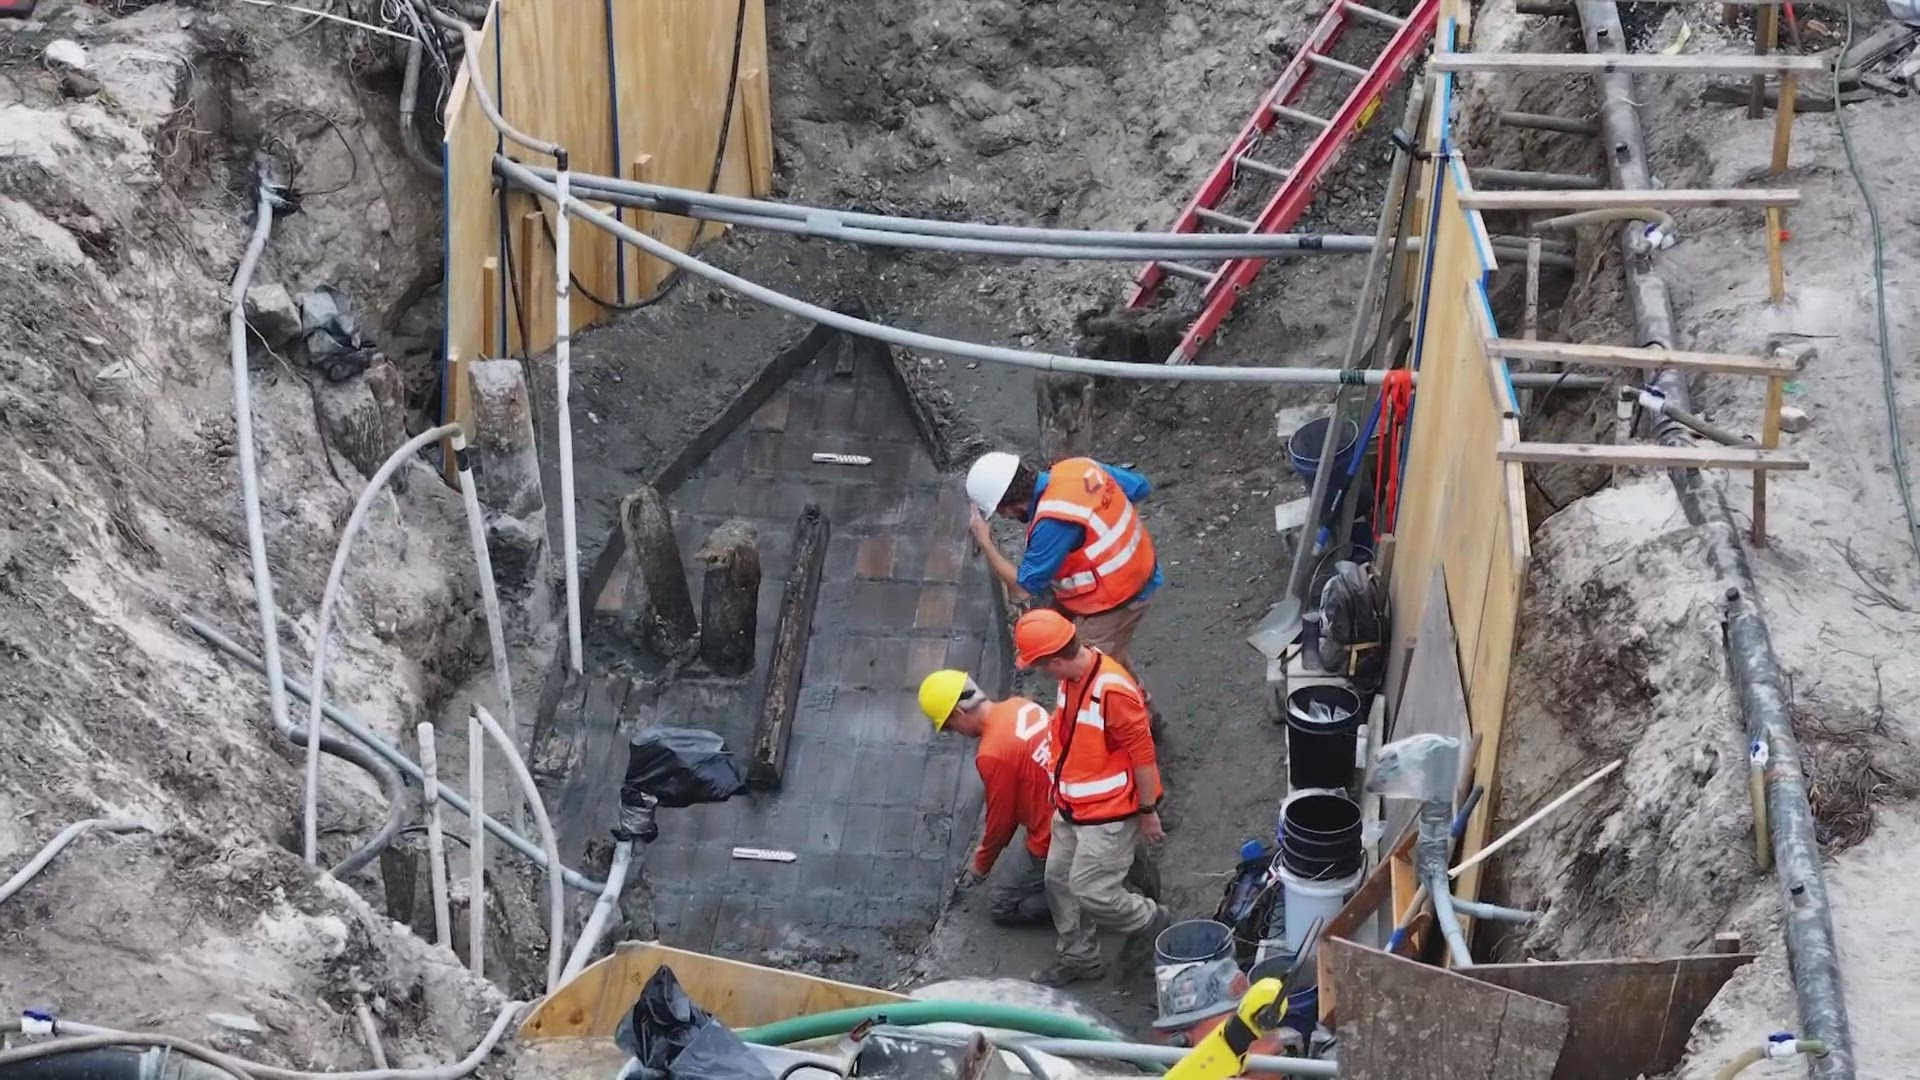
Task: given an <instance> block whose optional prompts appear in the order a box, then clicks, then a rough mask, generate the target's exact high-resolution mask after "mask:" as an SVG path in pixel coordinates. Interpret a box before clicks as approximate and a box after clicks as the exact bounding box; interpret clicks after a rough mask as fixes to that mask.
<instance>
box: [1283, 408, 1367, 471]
mask: <svg viewBox="0 0 1920 1080" xmlns="http://www.w3.org/2000/svg"><path fill="white" fill-rule="evenodd" d="M1326 442H1327V417H1324V416H1323V417H1321V418H1320V419H1318V420H1310V421H1308V422H1307V423H1306V424H1304V425H1302V426H1301V428H1300V430H1298V431H1295V432H1294V433H1293V434H1292V435H1290V436H1288V437H1287V460H1289V461H1291V462H1292V463H1293V471H1294V472H1296V473H1299V474H1300V479H1302V480H1305V481H1306V482H1307V483H1309V484H1311V483H1313V476H1314V473H1316V472H1318V471H1319V470H1320V450H1321V448H1322V447H1324V446H1325V445H1326ZM1359 446H1360V425H1359V424H1356V423H1354V422H1353V421H1352V420H1343V421H1341V422H1340V441H1339V444H1338V447H1337V449H1336V451H1335V453H1334V455H1333V470H1334V475H1335V476H1345V475H1346V473H1347V469H1348V467H1350V466H1351V465H1352V464H1353V455H1354V453H1355V452H1356V450H1357V449H1358V448H1359Z"/></svg>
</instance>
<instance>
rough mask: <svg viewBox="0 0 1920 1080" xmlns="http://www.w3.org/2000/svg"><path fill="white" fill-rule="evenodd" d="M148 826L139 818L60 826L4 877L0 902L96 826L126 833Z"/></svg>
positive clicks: (100, 828)
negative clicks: (41, 845)
mask: <svg viewBox="0 0 1920 1080" xmlns="http://www.w3.org/2000/svg"><path fill="white" fill-rule="evenodd" d="M150 828H152V826H150V825H148V824H147V823H145V822H142V821H126V820H122V819H118V818H86V819H84V820H81V821H76V822H74V823H73V824H71V825H69V826H67V827H66V828H64V829H61V830H60V832H59V834H58V835H56V836H55V837H54V838H53V839H52V840H49V841H47V846H45V847H43V848H41V849H40V853H39V854H37V855H35V856H34V857H33V858H31V859H28V860H27V865H25V866H23V867H21V868H20V869H19V870H18V871H17V872H16V873H15V874H14V875H13V876H12V877H10V878H8V879H7V882H6V884H4V885H0V904H4V903H6V902H7V901H8V900H9V899H11V898H12V896H13V894H14V893H17V892H19V891H20V890H21V889H24V888H26V886H27V882H29V881H32V880H33V879H34V878H36V877H38V876H39V874H40V871H42V870H45V869H46V868H47V864H48V863H51V862H52V861H53V858H54V856H56V855H58V854H60V853H61V852H62V851H65V850H66V848H67V845H68V844H71V843H73V842H74V841H75V840H78V839H80V838H81V837H82V836H85V835H86V834H88V833H90V832H92V831H93V830H95V829H99V830H100V831H101V832H111V833H126V832H138V831H140V830H142V829H150Z"/></svg>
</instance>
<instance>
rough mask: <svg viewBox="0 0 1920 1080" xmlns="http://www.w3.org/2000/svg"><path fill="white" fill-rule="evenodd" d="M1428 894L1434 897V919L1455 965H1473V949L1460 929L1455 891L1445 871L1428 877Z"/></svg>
mask: <svg viewBox="0 0 1920 1080" xmlns="http://www.w3.org/2000/svg"><path fill="white" fill-rule="evenodd" d="M1427 894H1428V895H1429V896H1431V897H1433V915H1434V919H1435V920H1436V921H1437V922H1439V924H1440V935H1441V936H1442V937H1444V938H1446V939H1447V952H1448V954H1449V955H1451V956H1452V957H1453V966H1454V967H1457V968H1462V967H1472V966H1473V950H1472V949H1469V948H1467V935H1466V933H1465V931H1463V930H1461V929H1460V915H1459V913H1458V912H1456V911H1455V910H1454V906H1453V891H1452V889H1451V888H1450V887H1449V885H1448V882H1447V875H1446V874H1445V873H1441V874H1437V875H1434V876H1433V877H1430V878H1428V880H1427Z"/></svg>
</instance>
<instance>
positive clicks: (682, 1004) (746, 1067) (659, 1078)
mask: <svg viewBox="0 0 1920 1080" xmlns="http://www.w3.org/2000/svg"><path fill="white" fill-rule="evenodd" d="M613 1041H614V1042H615V1043H618V1044H619V1046H620V1048H621V1049H622V1050H625V1051H626V1052H627V1053H629V1054H632V1055H633V1057H634V1063H633V1064H632V1065H630V1066H629V1067H628V1068H627V1072H626V1074H625V1075H626V1076H628V1077H633V1078H636V1080H774V1078H773V1072H772V1070H770V1069H769V1068H767V1066H765V1065H763V1064H761V1062H760V1060H759V1059H758V1058H756V1057H755V1056H754V1054H753V1049H752V1048H751V1047H749V1046H748V1045H747V1044H746V1043H745V1042H744V1041H742V1040H741V1038H740V1036H738V1035H735V1034H734V1033H733V1032H732V1031H731V1030H729V1029H728V1028H727V1025H725V1024H723V1023H721V1022H720V1021H718V1020H715V1019H714V1018H713V1017H711V1016H709V1015H707V1013H706V1010H704V1009H702V1008H700V1006H698V1005H695V1004H694V1003H693V999H692V998H690V997H688V996H687V992H686V991H685V990H684V989H682V988H681V986H680V980H679V979H678V978H676V977H675V976H674V974H673V969H672V968H670V967H667V966H665V965H662V966H661V968H660V970H658V971H656V972H654V973H653V978H651V979H648V980H647V985H646V986H645V987H643V988H642V989H641V991H640V998H639V1000H638V1001H635V1002H634V1003H633V1009H632V1010H631V1011H630V1012H628V1013H627V1015H626V1017H625V1018H624V1019H622V1020H621V1021H620V1028H619V1030H618V1031H615V1032H614V1034H613Z"/></svg>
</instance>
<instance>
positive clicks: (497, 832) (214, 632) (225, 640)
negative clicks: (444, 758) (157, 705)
mask: <svg viewBox="0 0 1920 1080" xmlns="http://www.w3.org/2000/svg"><path fill="white" fill-rule="evenodd" d="M178 618H179V619H180V621H181V622H183V623H185V624H187V628H188V629H189V630H192V631H193V632H194V633H196V634H198V635H200V637H201V638H202V639H203V640H205V641H206V643H207V644H209V645H211V646H213V647H214V648H215V649H218V650H219V651H220V652H223V653H225V654H227V655H228V656H230V657H232V658H234V659H235V660H238V661H240V662H241V663H243V664H245V665H247V666H248V667H250V668H252V669H253V670H255V671H257V672H261V673H263V674H264V672H265V670H266V669H265V667H264V665H262V664H261V662H260V658H259V657H258V656H255V655H254V654H253V653H252V652H249V651H248V650H247V648H246V646H244V645H241V644H240V643H239V642H237V641H235V640H233V638H231V637H229V636H227V635H226V634H224V633H222V632H221V631H220V630H218V629H216V628H215V627H214V626H213V625H212V624H210V623H208V622H206V621H205V620H203V619H199V618H196V617H195V616H193V615H189V614H186V613H184V612H182V613H181V614H180V615H179V616H178ZM282 678H284V679H285V680H286V688H287V690H288V692H289V693H291V694H292V695H293V696H294V697H297V698H299V699H300V700H301V701H307V700H310V699H309V698H308V697H307V687H306V684H305V683H302V682H300V681H299V680H298V679H293V678H290V677H286V676H282ZM324 711H325V713H326V716H327V719H329V720H331V721H333V722H334V723H336V724H338V725H340V727H341V728H342V729H344V730H345V731H346V732H347V734H349V735H352V736H353V737H354V739H356V740H358V741H359V742H360V744H361V745H363V746H365V747H366V748H367V749H369V750H371V751H373V752H374V753H376V754H378V755H380V756H381V757H382V758H384V759H385V760H386V761H387V763H388V764H390V765H392V766H393V767H394V768H396V769H399V770H400V771H401V772H403V773H405V774H407V775H408V776H410V777H412V778H413V779H414V780H415V781H416V782H424V780H425V776H426V774H425V773H423V772H421V771H420V766H419V765H417V764H415V763H414V760H413V759H412V758H410V757H408V756H407V755H405V754H403V753H401V752H400V751H398V750H395V749H394V748H393V747H392V746H391V745H389V744H388V743H387V741H386V740H384V739H382V738H381V737H380V736H378V735H375V734H374V733H373V731H372V729H370V728H368V727H367V725H366V723H365V722H364V721H362V720H361V719H360V718H358V717H356V716H354V715H353V714H352V713H350V712H347V711H346V710H344V709H340V708H336V707H335V706H333V705H328V706H327V707H326V709H325V710H324ZM322 749H325V747H324V746H323V747H322ZM440 801H442V802H444V803H446V804H447V805H448V806H451V807H453V808H454V809H455V810H458V811H460V812H461V813H462V814H465V815H467V816H468V817H472V816H473V806H472V804H470V803H468V802H467V800H466V797H465V796H463V795H461V794H459V793H458V792H456V791H454V790H452V789H451V788H448V787H447V786H446V785H444V784H443V785H441V786H440ZM480 820H481V823H482V824H483V825H485V826H486V829H487V831H488V832H490V833H492V834H493V835H494V836H496V837H499V838H500V840H501V841H502V842H503V843H505V844H507V846H509V847H511V848H513V849H514V850H515V851H518V852H519V853H520V854H522V855H525V856H526V857H527V858H529V859H532V860H533V861H534V863H535V864H537V865H539V866H542V867H544V866H546V865H547V856H546V852H544V851H542V850H541V849H540V846H539V845H537V844H535V843H533V842H532V841H530V840H528V839H527V838H526V837H524V836H521V835H520V834H519V833H516V832H514V831H513V830H512V829H509V828H507V827H506V826H505V825H502V824H501V823H499V822H498V821H495V820H494V819H493V818H492V817H489V816H487V815H485V814H482V815H481V816H480ZM563 873H564V876H565V879H566V882H567V884H569V885H571V886H573V887H574V888H576V889H579V890H580V891H581V892H589V893H593V894H595V895H598V894H599V892H600V890H601V889H604V888H606V883H605V882H600V881H595V880H594V879H592V878H590V877H588V876H586V875H585V874H582V873H580V872H579V871H578V870H571V869H566V870H563Z"/></svg>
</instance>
